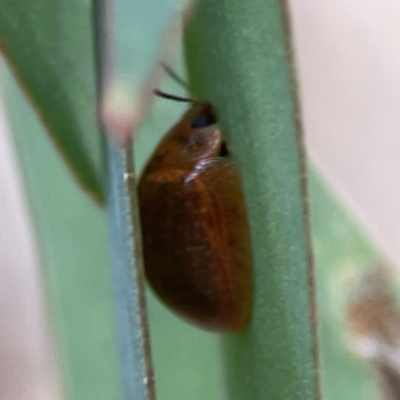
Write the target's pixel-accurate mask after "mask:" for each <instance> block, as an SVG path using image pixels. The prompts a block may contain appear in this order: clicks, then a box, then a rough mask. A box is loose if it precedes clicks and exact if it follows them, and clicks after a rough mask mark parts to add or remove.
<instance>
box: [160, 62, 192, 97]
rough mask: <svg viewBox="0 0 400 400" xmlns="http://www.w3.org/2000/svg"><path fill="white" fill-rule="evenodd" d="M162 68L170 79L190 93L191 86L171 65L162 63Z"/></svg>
mask: <svg viewBox="0 0 400 400" xmlns="http://www.w3.org/2000/svg"><path fill="white" fill-rule="evenodd" d="M161 67H162V68H163V70H164V71H165V72H166V73H167V75H169V76H170V78H172V79H173V80H174V81H175V82H177V83H178V84H179V85H181V86H182V87H184V88H185V89H186V90H188V91H189V85H188V84H187V82H186V81H185V80H184V79H182V78H181V77H180V76H179V75H178V74H177V73H176V72H175V71H174V70H173V69H172V68H171V67H170V66H169V65H167V64H165V63H163V62H162V63H161Z"/></svg>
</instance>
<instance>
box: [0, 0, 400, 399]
mask: <svg viewBox="0 0 400 400" xmlns="http://www.w3.org/2000/svg"><path fill="white" fill-rule="evenodd" d="M290 6H291V9H292V18H293V20H292V23H293V34H294V39H295V46H296V48H295V59H296V65H297V68H298V83H299V90H300V97H301V102H302V103H301V106H302V114H303V122H304V130H305V139H306V146H307V151H308V154H309V158H310V206H311V214H312V230H313V231H312V234H313V244H314V253H315V261H316V271H317V283H318V307H319V313H320V315H319V318H320V336H321V357H322V383H323V392H324V398H325V399H328V400H329V399H332V400H333V399H338V398H340V399H371V400H372V399H377V398H378V396H380V395H381V393H385V396H386V397H382V398H385V399H396V398H400V391H397V392H396V390H395V388H396V385H397V381H398V376H397V375H398V372H399V370H400V358H399V357H400V354H397V353H398V352H399V344H400V343H398V339H397V337H400V335H399V333H400V332H399V329H400V318H399V315H398V309H397V307H396V303H397V299H396V297H395V296H394V295H393V294H392V293H393V292H392V291H391V290H392V289H393V288H392V287H393V286H395V287H396V280H397V275H398V265H400V224H399V223H398V221H399V220H400V206H399V205H400V191H399V190H398V188H400V174H399V173H398V171H399V170H400V143H399V135H398V132H399V130H400V113H399V112H398V104H400V79H399V78H398V71H399V70H400V65H399V64H400V50H399V49H400V46H399V45H398V43H399V42H400V23H399V22H400V4H399V3H398V2H395V1H392V0H380V1H377V0H375V1H369V2H365V1H361V0H354V1H352V2H351V3H349V2H346V1H344V0H337V1H335V2H323V1H320V0H304V1H302V2H298V1H297V2H296V1H291V2H290ZM138 51H139V52H140V51H143V52H145V51H146V50H145V45H143V48H142V49H138ZM177 68H178V70H179V72H180V73H181V74H184V70H183V67H182V62H181V61H178V62H177ZM168 85H170V86H169V87H170V88H171V89H172V90H171V91H172V92H174V93H177V91H178V89H177V87H176V85H174V84H173V83H171V82H169V83H167V87H168ZM1 88H2V90H1V96H2V101H1V103H0V181H1V185H0V204H1V207H0V226H1V227H2V229H1V232H0V235H1V237H0V250H1V251H0V263H1V264H0V274H1V279H0V285H1V289H0V304H1V307H0V324H1V329H0V352H1V358H0V359H1V363H0V397H1V398H2V399H7V400H14V399H15V400H17V399H18V400H23V399H30V400H32V399H49V400H50V399H52V400H53V399H61V398H70V399H74V400H77V399H82V400H83V399H85V400H91V399H93V400H102V399H104V400H114V399H115V400H117V399H120V398H122V397H121V393H120V392H119V384H120V382H119V377H118V361H117V352H116V344H115V327H114V315H113V304H112V288H111V283H110V271H109V266H108V265H109V254H108V247H107V246H108V244H107V226H106V216H105V214H104V211H102V210H100V209H99V208H96V207H94V206H93V204H92V202H91V200H90V199H89V198H88V196H87V195H86V194H85V193H84V192H83V191H82V190H80V189H79V188H78V187H77V185H76V183H75V181H74V179H73V178H72V177H71V175H70V173H69V171H68V169H67V167H66V166H65V164H64V163H63V162H62V160H60V157H59V155H58V153H57V152H56V150H55V149H54V147H53V146H52V144H51V143H50V142H49V140H48V138H47V137H46V136H45V135H43V134H41V132H42V131H43V128H42V126H41V125H40V121H39V119H38V117H37V115H36V114H35V112H34V111H33V110H32V108H31V106H30V105H29V104H28V103H27V100H26V98H25V97H24V95H23V93H22V92H21V90H20V89H19V87H18V85H17V84H16V82H15V81H14V79H13V77H12V75H11V74H10V72H9V71H8V70H7V68H6V67H5V66H4V65H2V67H1ZM179 90H181V89H179ZM178 94H179V93H178ZM184 108H185V107H184V106H182V107H180V106H177V105H176V104H172V105H171V104H170V103H169V102H162V101H156V103H155V104H154V107H153V108H152V110H151V113H150V115H149V117H148V120H147V122H146V124H145V126H144V127H143V129H142V131H141V133H140V136H139V137H138V139H137V144H136V146H135V151H136V152H137V163H138V167H139V168H141V166H142V165H143V163H144V162H145V160H146V158H147V157H148V155H149V153H150V151H151V148H150V144H149V143H151V142H154V140H155V139H154V138H155V137H161V136H162V135H163V134H164V133H165V132H166V131H167V129H168V127H170V126H171V125H172V124H173V123H174V122H175V121H176V120H177V119H178V118H179V117H180V115H181V113H182V111H183V109H184ZM60 204H63V207H62V209H60ZM65 204H67V205H68V207H65ZM43 276H45V277H46V279H43ZM48 299H50V300H49V301H46V300H48ZM148 299H149V312H150V324H151V333H152V338H151V339H152V346H153V354H154V363H155V372H156V377H157V391H158V393H159V399H161V400H167V399H177V398H179V399H186V400H200V399H223V398H224V396H225V394H224V389H223V384H222V382H223V367H222V365H221V361H220V358H219V352H220V348H219V339H218V337H216V336H215V335H212V334H207V333H204V332H201V331H198V330H197V329H196V328H192V327H190V326H188V325H187V324H185V323H184V322H182V321H180V320H178V319H177V318H175V317H174V316H173V315H171V314H170V313H169V312H168V311H167V310H165V308H164V307H163V306H162V305H161V304H159V302H158V301H157V300H156V299H155V298H154V297H153V296H152V294H151V293H148ZM56 349H57V350H56ZM193 353H195V354H196V357H197V358H196V360H193V357H192V354H193ZM170 360H174V363H173V364H172V365H173V367H171V364H169V361H170ZM166 365H168V367H165V366H166ZM61 387H62V388H63V391H64V392H65V393H66V394H65V395H64V397H62V396H61V394H60V393H61Z"/></svg>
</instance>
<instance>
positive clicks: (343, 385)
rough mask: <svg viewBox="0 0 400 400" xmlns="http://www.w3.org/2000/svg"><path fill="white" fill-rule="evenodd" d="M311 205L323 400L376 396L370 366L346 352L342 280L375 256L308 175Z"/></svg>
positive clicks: (319, 183)
mask: <svg viewBox="0 0 400 400" xmlns="http://www.w3.org/2000/svg"><path fill="white" fill-rule="evenodd" d="M310 201H311V214H312V228H313V239H314V240H313V242H314V249H315V260H316V267H317V283H318V285H317V286H318V310H319V323H320V335H321V361H322V362H321V365H322V370H323V374H322V388H323V393H324V399H325V400H336V399H364V400H373V399H377V398H379V396H378V393H377V387H376V382H374V380H373V379H371V378H376V376H372V374H371V372H372V371H371V368H370V365H369V363H368V364H367V363H366V362H364V360H361V359H360V358H357V357H356V356H355V355H354V354H353V353H352V352H350V350H349V348H348V344H347V343H346V339H347V338H348V332H346V330H345V326H344V320H345V314H346V305H347V301H348V293H347V290H348V289H347V290H346V288H345V285H344V284H343V282H344V281H345V279H346V277H347V278H348V277H349V276H351V275H354V273H355V272H356V271H358V273H360V272H361V271H362V270H363V269H364V270H365V269H366V268H369V267H370V266H371V265H376V263H377V262H378V261H379V254H378V253H377V251H376V250H375V249H374V248H373V246H372V244H371V243H370V242H369V241H368V239H367V237H366V236H365V235H364V234H363V232H362V231H361V229H360V227H359V226H357V224H356V221H355V220H353V219H352V217H351V215H349V214H348V213H346V211H345V210H344V209H343V206H342V205H341V204H340V203H339V202H338V200H337V199H336V198H335V195H334V193H332V192H331V191H330V190H329V188H328V187H327V186H326V185H325V184H324V182H323V181H322V179H321V177H320V176H318V175H317V174H316V173H312V174H311V179H310Z"/></svg>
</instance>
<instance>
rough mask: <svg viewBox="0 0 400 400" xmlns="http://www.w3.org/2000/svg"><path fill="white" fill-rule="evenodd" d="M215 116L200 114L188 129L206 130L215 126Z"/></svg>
mask: <svg viewBox="0 0 400 400" xmlns="http://www.w3.org/2000/svg"><path fill="white" fill-rule="evenodd" d="M215 122H216V120H215V116H214V115H212V114H211V113H207V114H201V115H199V116H198V117H196V118H195V119H194V120H193V121H192V125H190V127H191V128H192V129H197V128H207V126H210V125H213V124H215Z"/></svg>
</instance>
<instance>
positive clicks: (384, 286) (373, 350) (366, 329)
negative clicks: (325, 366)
mask: <svg viewBox="0 0 400 400" xmlns="http://www.w3.org/2000/svg"><path fill="white" fill-rule="evenodd" d="M393 279H394V277H393V276H392V275H391V272H390V271H389V269H387V268H385V267H383V266H377V267H374V268H372V269H369V270H368V271H366V272H364V273H362V274H361V275H359V276H358V277H357V278H356V280H355V281H353V282H352V285H351V294H350V296H349V299H348V304H347V307H346V316H345V318H346V320H345V323H346V327H347V332H348V334H349V338H350V345H351V348H352V350H353V351H355V352H356V353H357V354H358V355H359V356H361V357H362V358H364V359H366V360H368V361H369V363H370V366H371V369H372V371H373V375H374V376H375V378H376V381H377V384H378V387H379V390H380V399H381V400H394V399H400V309H399V308H398V305H397V304H396V298H395V297H394V295H393V291H392V287H391V283H392V281H393Z"/></svg>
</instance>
